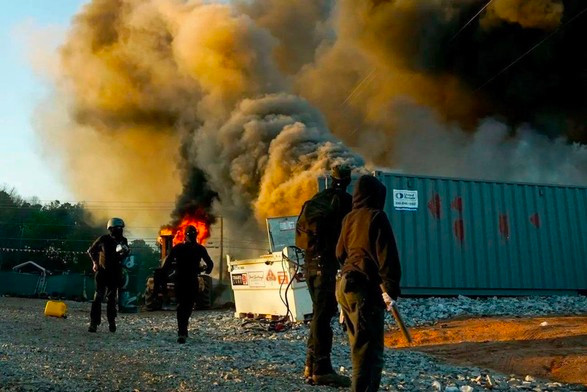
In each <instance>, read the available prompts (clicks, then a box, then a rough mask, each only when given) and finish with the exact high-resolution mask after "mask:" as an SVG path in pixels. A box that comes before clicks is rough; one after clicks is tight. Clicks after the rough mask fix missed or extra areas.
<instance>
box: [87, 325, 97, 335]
mask: <svg viewBox="0 0 587 392" xmlns="http://www.w3.org/2000/svg"><path fill="white" fill-rule="evenodd" d="M97 331H98V326H97V325H96V324H94V323H90V326H89V327H88V332H92V333H96V332H97Z"/></svg>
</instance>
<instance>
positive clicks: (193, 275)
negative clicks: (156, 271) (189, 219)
mask: <svg viewBox="0 0 587 392" xmlns="http://www.w3.org/2000/svg"><path fill="white" fill-rule="evenodd" d="M197 238H198V230H197V229H196V228H195V227H194V226H191V225H190V226H187V227H186V229H185V241H184V242H183V243H180V244H177V245H175V246H174V247H173V248H172V249H171V251H170V252H169V255H168V256H167V258H166V259H165V263H164V264H163V275H164V276H168V275H169V273H170V272H171V270H172V269H173V268H174V267H175V275H174V279H175V298H176V300H177V335H178V337H177V342H178V343H180V344H183V343H185V342H186V340H187V338H188V326H189V320H190V316H191V315H192V310H193V308H194V304H195V302H196V296H197V294H198V289H199V284H198V275H199V274H200V272H201V266H200V263H201V262H202V261H204V263H205V264H206V267H205V272H206V274H209V273H210V272H212V268H214V262H213V261H212V259H211V258H210V256H209V255H208V251H207V250H206V248H205V247H204V246H202V245H200V244H198V242H197Z"/></svg>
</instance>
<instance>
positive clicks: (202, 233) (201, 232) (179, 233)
mask: <svg viewBox="0 0 587 392" xmlns="http://www.w3.org/2000/svg"><path fill="white" fill-rule="evenodd" d="M190 225H192V226H194V227H195V228H196V229H197V230H198V238H197V241H198V244H205V243H206V239H208V238H209V237H210V226H209V225H208V224H207V223H206V222H205V221H204V220H202V219H198V218H194V217H191V216H185V217H183V219H182V220H181V223H180V224H179V226H177V227H176V228H174V231H175V235H174V237H173V245H174V246H175V245H177V244H179V243H180V242H183V241H184V239H185V229H186V227H188V226H190Z"/></svg>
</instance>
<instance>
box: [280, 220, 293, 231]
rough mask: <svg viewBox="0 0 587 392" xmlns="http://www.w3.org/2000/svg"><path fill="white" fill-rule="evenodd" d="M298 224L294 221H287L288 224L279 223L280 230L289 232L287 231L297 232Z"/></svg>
mask: <svg viewBox="0 0 587 392" xmlns="http://www.w3.org/2000/svg"><path fill="white" fill-rule="evenodd" d="M295 228H296V222H294V221H286V222H279V230H281V231H287V230H295Z"/></svg>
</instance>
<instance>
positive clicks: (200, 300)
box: [196, 275, 212, 309]
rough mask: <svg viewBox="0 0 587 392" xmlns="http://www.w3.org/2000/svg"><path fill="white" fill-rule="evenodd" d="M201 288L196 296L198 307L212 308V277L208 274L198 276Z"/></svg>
mask: <svg viewBox="0 0 587 392" xmlns="http://www.w3.org/2000/svg"><path fill="white" fill-rule="evenodd" d="M198 280H199V286H200V287H199V290H198V295H197V297H196V309H210V308H211V307H212V278H211V277H210V276H208V275H200V276H198Z"/></svg>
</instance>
